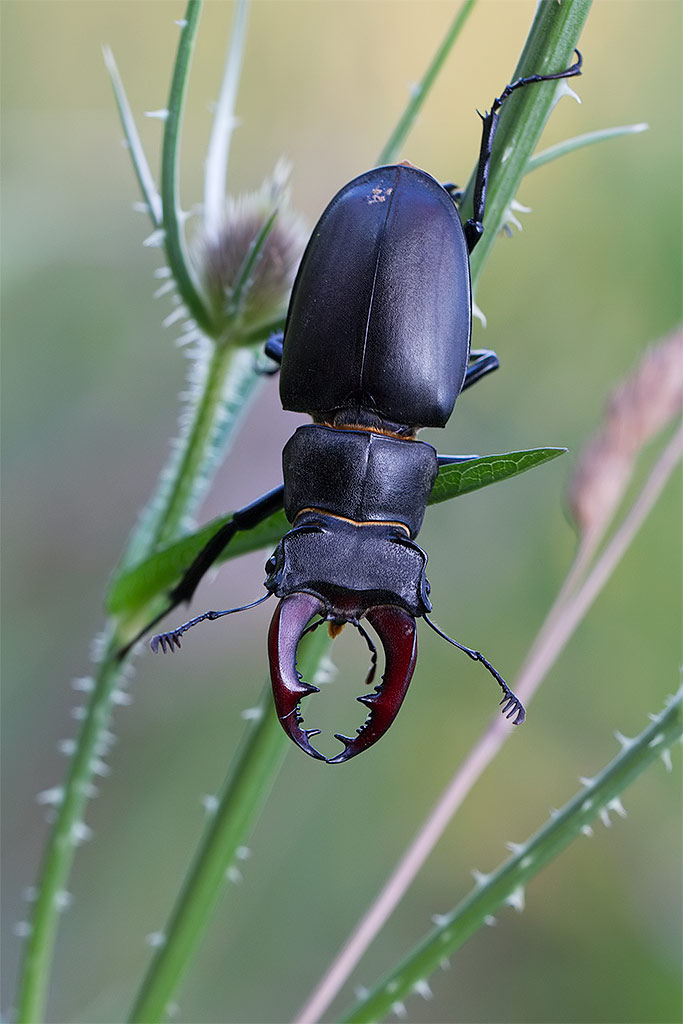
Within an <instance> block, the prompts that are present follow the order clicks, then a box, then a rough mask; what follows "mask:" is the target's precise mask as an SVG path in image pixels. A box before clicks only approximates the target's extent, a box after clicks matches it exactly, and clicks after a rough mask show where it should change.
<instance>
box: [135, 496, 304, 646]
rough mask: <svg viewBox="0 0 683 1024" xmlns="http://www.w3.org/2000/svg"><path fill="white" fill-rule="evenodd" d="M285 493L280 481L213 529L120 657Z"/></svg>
mask: <svg viewBox="0 0 683 1024" xmlns="http://www.w3.org/2000/svg"><path fill="white" fill-rule="evenodd" d="M284 493H285V488H284V485H282V484H281V485H280V486H279V487H275V488H274V489H273V490H272V491H268V493H267V494H264V495H262V496H261V497H260V498H257V499H256V501H252V502H251V504H250V505H245V506H244V508H240V509H238V510H237V511H236V512H234V513H233V516H232V519H230V520H228V522H227V523H225V524H224V525H223V526H221V528H220V529H219V530H217V531H216V533H214V535H213V537H212V538H211V540H210V541H209V542H208V543H207V544H205V545H204V547H203V548H202V549H201V551H200V552H199V553H198V554H197V556H196V557H195V560H194V562H192V564H191V565H190V567H189V569H188V570H187V571H186V572H185V574H184V575H183V577H182V578H181V580H180V581H179V582H178V583H176V585H175V587H174V588H173V589H172V590H170V591H169V594H168V598H169V601H168V604H167V605H166V607H165V608H164V610H163V611H161V612H159V614H158V615H156V616H155V617H154V618H153V619H152V620H151V622H148V623H147V625H146V626H144V627H143V629H141V630H140V632H139V633H137V634H136V636H135V637H134V638H133V640H131V641H130V643H127V644H126V646H125V647H122V648H121V650H120V651H119V652H118V654H117V658H118V659H119V660H121V659H123V658H125V656H126V654H128V652H129V651H130V649H131V647H133V646H134V645H135V644H136V643H137V642H138V640H140V639H141V638H142V637H143V636H144V635H145V633H148V632H149V631H150V629H152V627H153V626H155V625H156V624H157V622H160V621H161V619H163V618H164V617H165V616H166V615H168V613H169V612H172V611H173V609H174V608H177V607H178V605H179V604H182V603H183V602H184V601H190V600H191V599H192V595H193V594H194V592H195V590H196V589H197V587H198V586H199V583H200V581H201V579H202V577H203V576H204V575H205V573H207V572H208V570H209V569H210V568H211V566H212V565H213V563H214V562H215V561H216V559H217V558H218V557H219V555H220V554H221V553H222V551H223V550H224V549H225V548H226V547H227V545H228V544H229V543H230V541H231V540H232V538H233V537H234V536H235V534H236V533H237V532H238V531H239V530H251V529H252V528H253V527H254V526H258V524H259V523H261V522H263V520H264V519H267V518H268V516H269V515H272V514H273V512H277V511H279V509H281V508H282V507H283V502H284Z"/></svg>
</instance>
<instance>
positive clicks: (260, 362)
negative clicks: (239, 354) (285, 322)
mask: <svg viewBox="0 0 683 1024" xmlns="http://www.w3.org/2000/svg"><path fill="white" fill-rule="evenodd" d="M283 338H284V333H283V332H282V331H275V333H274V334H271V336H270V337H269V338H268V341H267V342H266V343H265V345H264V346H263V352H261V353H259V354H258V355H257V356H256V357H255V364H254V368H255V370H256V372H257V373H260V374H261V376H262V377H274V376H275V374H276V373H278V372H279V370H280V364H281V362H282V341H283ZM273 363H275V366H273Z"/></svg>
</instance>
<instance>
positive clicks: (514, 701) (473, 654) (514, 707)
mask: <svg viewBox="0 0 683 1024" xmlns="http://www.w3.org/2000/svg"><path fill="white" fill-rule="evenodd" d="M423 618H424V620H425V622H426V623H427V625H428V626H431V628H432V629H433V630H434V632H435V633H438V634H439V636H441V637H443V639H444V640H448V642H449V644H453V646H454V647H457V648H458V649H459V650H461V651H464V652H465V654H466V655H467V656H468V657H469V658H472V660H473V661H480V662H481V663H482V665H484V667H485V668H487V669H488V670H489V672H490V673H491V675H492V676H493V678H494V679H495V680H496V682H497V683H498V685H499V686H500V688H501V690H502V691H503V699H502V700H501V702H500V703H501V704H502V705H503V707H502V709H501V711H502V713H503V714H504V715H505V717H506V718H512V716H513V715H514V716H515V717H514V718H512V724H513V725H521V724H522V722H523V721H524V719H525V718H526V711H525V710H524V705H523V704H522V702H521V700H520V699H519V697H516V696H515V694H514V693H513V692H512V690H511V689H510V687H509V686H508V684H507V683H506V682H505V680H504V679H503V677H502V676H501V675H500V674H499V673H498V672H496V670H495V668H494V667H493V665H492V664H491V662H490V661H487V660H486V658H485V657H484V655H483V654H481V653H480V652H479V651H473V650H471V648H469V647H464V646H463V645H462V644H459V643H458V641H457V640H453V638H452V637H450V636H447V634H446V633H444V632H443V630H441V629H439V627H438V626H437V625H436V623H434V622H432V620H431V619H430V618H429V617H428V616H427V615H425V616H423ZM506 712H507V714H506Z"/></svg>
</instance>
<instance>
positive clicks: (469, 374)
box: [151, 51, 581, 764]
mask: <svg viewBox="0 0 683 1024" xmlns="http://www.w3.org/2000/svg"><path fill="white" fill-rule="evenodd" d="M580 73H581V55H580V54H579V53H578V51H577V60H576V62H575V63H574V64H573V65H572V66H571V67H570V68H567V69H566V70H565V71H561V72H558V73H557V74H553V75H533V76H531V77H529V78H522V79H518V80H517V81H515V82H512V83H511V84H510V85H508V86H507V87H506V89H505V90H504V92H503V93H502V94H501V96H500V97H498V99H496V100H495V101H494V103H493V105H492V107H491V110H490V112H489V113H488V114H487V115H486V116H485V117H484V118H483V132H482V142H481V149H480V154H479V163H478V167H477V173H476V178H475V188H474V205H473V215H472V217H471V218H470V219H469V220H468V221H466V222H465V223H464V224H463V223H462V222H461V220H460V217H459V214H458V209H457V205H456V196H455V195H454V190H453V189H452V187H449V186H445V187H444V186H441V185H440V184H439V183H438V182H437V181H436V180H435V179H434V178H432V177H431V176H430V175H429V174H427V173H425V172H424V171H422V170H419V169H418V168H416V167H413V166H411V165H409V164H397V165H392V166H387V167H377V168H375V169H374V170H371V171H368V172H367V173H365V174H362V175H360V177H357V178H355V179H354V180H353V181H351V182H349V183H348V184H347V185H345V186H344V188H342V189H341V191H340V192H338V193H337V195H336V196H335V197H334V199H332V201H331V202H330V204H329V206H328V207H327V209H326V210H325V211H324V213H323V214H322V216H321V218H320V220H319V221H318V224H317V225H316V227H315V229H314V231H313V234H312V236H311V239H310V241H309V243H308V246H307V248H306V251H305V253H304V256H303V258H302V261H301V265H300V267H299V271H298V274H297V278H296V281H295V283H294V288H293V291H292V297H291V301H290V305H289V311H288V314H287V320H286V324H285V330H284V336H283V337H282V336H279V337H274V338H272V339H271V340H270V341H269V343H268V345H267V347H266V351H267V352H268V354H269V355H270V356H271V357H272V358H274V359H275V360H276V361H277V362H281V372H280V396H281V399H282V405H283V407H284V408H285V409H288V410H292V411H296V412H305V413H308V414H309V415H310V416H311V417H312V419H313V422H312V423H311V424H309V425H307V426H303V427H299V429H298V430H297V431H296V432H295V434H294V435H293V437H291V438H290V440H289V441H288V442H287V444H286V445H285V448H284V452H283V457H282V462H283V475H284V486H281V487H277V488H275V490H273V491H271V492H269V493H268V494H266V495H264V496H263V497H262V498H259V499H258V500H257V501H255V502H253V503H252V504H251V505H248V506H247V507H246V508H243V509H240V510H239V511H238V512H236V513H235V514H234V516H233V517H232V519H231V520H230V521H229V522H228V523H227V524H226V525H225V526H224V527H222V528H221V529H220V530H219V531H218V533H217V534H216V535H215V536H214V537H213V538H212V539H211V540H210V541H209V543H208V544H207V545H206V547H205V548H204V549H203V550H202V551H201V552H200V553H199V554H198V556H197V558H196V559H195V561H194V562H193V564H192V565H191V566H190V567H189V569H188V571H187V572H186V573H185V575H184V576H183V578H182V579H181V581H180V582H179V583H178V585H177V586H176V587H175V588H174V589H173V591H171V594H170V602H171V603H170V605H169V607H168V608H166V609H165V611H164V614H166V613H167V612H168V611H169V610H170V609H171V608H173V607H175V606H176V605H178V604H180V603H181V602H182V601H189V600H190V598H191V597H192V595H193V593H194V590H195V588H196V586H197V584H198V583H199V581H200V579H201V578H202V576H203V575H204V573H205V572H206V571H207V569H208V568H209V567H210V566H211V564H212V563H213V562H214V561H215V559H216V558H217V557H218V555H219V554H220V553H221V552H222V550H223V549H224V548H225V546H226V544H228V543H229V541H230V540H231V538H232V537H233V536H234V534H235V533H236V532H237V531H238V530H244V529H250V528H252V527H253V526H255V525H257V524H258V523H259V522H261V521H262V520H263V519H265V518H266V517H267V516H269V515H270V514H271V513H272V512H273V511H275V510H276V509H278V508H281V507H283V506H284V509H285V513H286V515H287V519H288V520H289V522H290V523H291V529H290V530H289V532H288V533H287V534H285V536H284V537H283V538H282V540H281V541H280V543H279V544H278V546H277V548H276V550H275V552H274V553H273V555H272V556H271V557H270V558H269V559H268V561H267V563H266V574H267V575H266V580H265V588H266V591H267V592H266V595H265V596H264V597H262V598H260V599H259V600H258V601H254V602H252V604H250V605H245V606H244V608H235V609H227V610H226V611H219V612H217V611H211V612H206V613H204V614H203V615H199V616H197V617H196V618H194V619H191V620H189V622H186V623H184V624H183V625H182V626H179V627H178V628H177V629H174V630H171V631H169V632H166V633H161V634H157V635H156V636H154V637H153V638H152V641H151V646H152V649H153V650H158V649H161V650H174V648H175V647H180V637H181V636H182V634H183V633H185V632H186V631H187V630H188V629H190V628H191V627H192V626H194V625H196V624H197V623H198V622H201V621H202V620H204V619H216V618H220V617H222V616H223V615H228V614H231V613H232V612H235V611H242V610H244V609H245V608H250V607H253V606H254V605H256V604H259V603H261V601H264V600H266V599H267V598H268V597H270V596H271V595H275V596H276V597H277V598H279V603H278V606H277V608H276V610H275V614H274V615H273V619H272V622H271V625H270V630H269V633H268V655H269V661H270V672H271V679H272V684H273V695H274V699H275V707H276V710H277V714H278V717H279V720H280V722H281V724H282V727H283V728H284V730H285V732H286V733H287V734H288V735H289V736H290V737H291V739H292V740H294V742H295V743H296V744H297V745H298V746H299V747H300V748H301V749H302V750H304V751H305V752H306V753H307V754H310V755H311V756H312V757H315V758H317V759H319V760H322V761H327V763H329V764H337V763H340V762H342V761H347V760H349V758H351V757H354V756H355V755H356V754H359V753H361V751H363V750H366V749H367V748H368V747H370V746H372V744H374V743H376V742H377V740H379V739H380V738H381V737H382V736H383V735H384V733H385V732H386V731H387V729H388V728H389V726H390V725H391V723H392V722H393V720H394V719H395V717H396V715H397V714H398V711H399V709H400V707H401V704H402V702H403V699H404V697H405V694H406V691H407V689H408V685H409V683H410V680H411V677H412V675H413V671H414V668H415V663H416V660H417V635H416V633H417V631H416V620H417V619H418V618H424V619H425V620H426V622H427V623H428V624H429V625H430V626H431V627H432V628H433V629H434V630H435V631H436V632H438V633H439V634H440V635H441V636H443V637H444V638H445V639H447V640H449V642H450V643H452V644H454V645H455V646H456V647H459V648H460V649H461V650H463V651H465V653H466V654H468V655H469V656H470V657H471V658H473V659H475V660H477V661H481V662H482V663H483V664H484V665H485V667H486V668H487V669H488V670H489V671H490V672H491V674H492V675H493V676H494V677H495V679H496V680H497V682H498V683H499V685H500V686H501V688H502V690H503V698H502V700H501V704H502V705H503V713H504V714H506V715H507V717H508V718H511V719H512V721H513V722H514V723H515V724H519V723H520V722H522V721H523V720H524V714H525V712H524V708H523V706H522V704H521V703H520V701H519V700H518V699H517V697H515V695H514V694H513V693H512V691H511V690H510V688H509V687H508V686H507V684H506V683H505V681H504V680H503V679H502V677H501V676H500V675H499V674H498V673H497V672H496V670H495V669H494V668H493V666H492V665H490V664H489V662H488V661H487V660H486V659H485V658H484V657H483V655H481V654H480V653H479V652H478V651H473V650H470V649H469V648H467V647H463V646H462V645H461V644H459V643H457V641H455V640H452V639H451V638H450V637H447V636H446V635H445V634H444V633H442V632H441V630H439V629H438V627H437V626H436V625H435V624H434V623H433V622H431V620H430V619H429V612H430V611H431V608H432V606H431V602H430V599H429V583H428V581H427V578H426V575H425V568H426V564H427V556H426V554H425V553H424V551H423V550H422V549H421V548H420V547H419V546H418V545H417V544H416V543H415V538H416V536H417V534H418V531H419V530H420V527H421V525H422V520H423V517H424V513H425V509H426V506H427V501H428V499H429V495H430V491H431V489H432V486H433V484H434V480H435V479H436V475H437V472H438V468H439V465H440V464H446V463H448V462H453V461H457V457H451V456H438V455H437V453H436V451H435V450H434V448H432V446H431V445H429V444H426V443H424V442H422V441H419V440H417V436H416V435H417V431H418V430H419V429H420V427H443V426H445V425H446V423H447V421H448V419H449V417H450V415H451V413H452V411H453V406H454V405H455V401H456V398H457V397H458V395H459V393H460V392H461V391H462V390H463V389H464V388H466V387H469V386H470V385H471V384H473V383H475V382H476V381H477V380H479V379H481V377H483V376H484V375H485V374H487V373H488V372H490V371H491V370H494V369H496V367H497V366H498V360H497V358H496V356H495V353H493V352H489V351H478V352H471V351H470V333H471V322H472V294H471V286H470V264H469V259H470V254H471V252H472V250H473V249H474V247H475V245H476V244H477V242H478V240H479V238H480V237H481V234H482V232H483V219H484V211H485V207H486V189H487V183H488V175H489V168H490V162H491V150H492V143H493V137H494V134H495V131H496V126H497V122H498V114H499V110H500V107H501V105H502V104H503V103H504V102H505V100H506V99H507V97H508V96H509V95H510V94H511V93H512V92H514V91H515V90H517V89H519V88H522V87H524V86H527V85H530V84H532V83H535V82H544V81H551V80H555V79H560V78H569V77H572V76H574V75H578V74H580ZM362 620H367V622H368V623H369V624H370V625H371V626H372V627H373V629H374V630H375V632H376V633H377V635H378V636H379V638H380V641H381V644H382V647H383V648H384V653H385V662H386V664H385V671H384V675H383V679H382V682H381V684H380V685H379V686H378V687H377V688H376V689H375V690H374V692H372V693H370V694H369V695H367V696H363V697H358V700H359V701H361V703H363V704H365V705H366V706H367V707H368V709H369V714H368V717H367V719H366V721H365V723H364V724H363V725H362V726H361V728H360V729H359V730H358V731H357V733H356V735H355V736H353V737H348V736H341V735H337V738H338V739H339V740H341V742H342V743H343V750H342V751H341V752H340V753H339V754H337V756H336V757H331V758H325V757H324V756H323V755H322V754H321V753H320V752H319V751H318V750H316V748H315V747H314V746H313V745H312V743H311V737H312V736H314V735H316V733H318V732H319V731H320V730H313V729H304V728H302V715H301V711H300V702H301V699H302V698H303V697H305V696H307V695H308V694H310V693H313V692H315V691H316V689H317V688H316V687H314V686H312V685H310V684H309V683H307V682H305V681H304V680H303V679H302V678H301V677H300V675H299V674H298V672H297V670H296V655H297V648H298V645H299V642H300V640H301V638H302V636H303V635H304V634H305V633H307V632H310V631H311V630H312V629H315V628H317V627H318V626H319V625H321V624H323V623H327V624H328V626H329V630H330V633H331V634H332V635H333V636H334V635H336V633H337V632H339V630H340V629H341V628H342V627H343V626H344V625H345V624H347V623H350V624H351V625H353V626H354V627H355V628H356V629H358V630H359V631H360V633H361V635H362V636H363V637H364V639H365V640H366V642H367V644H368V646H369V648H370V650H371V652H372V667H371V670H370V674H369V676H368V680H367V681H368V683H369V682H370V681H371V680H372V677H373V675H374V669H375V663H376V659H377V652H376V650H375V647H374V644H373V642H372V640H371V638H370V636H369V634H368V633H367V632H366V630H365V628H364V626H363V625H362ZM155 621H156V620H155Z"/></svg>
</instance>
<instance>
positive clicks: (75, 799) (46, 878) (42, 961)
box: [17, 634, 120, 1024]
mask: <svg viewBox="0 0 683 1024" xmlns="http://www.w3.org/2000/svg"><path fill="white" fill-rule="evenodd" d="M113 646H116V647H118V644H117V643H116V644H112V637H111V634H110V637H109V643H108V647H109V654H111V650H112V647H113ZM119 670H120V666H119V664H118V663H117V662H115V661H112V659H111V657H106V656H105V658H104V660H103V661H102V663H101V665H100V667H99V671H98V674H97V679H96V684H95V689H94V691H93V693H92V697H91V699H90V701H89V703H88V710H87V717H86V719H85V720H84V722H83V726H82V728H81V732H80V735H79V737H78V743H77V747H76V751H75V753H74V756H73V758H72V760H71V763H70V766H69V773H68V776H67V779H66V781H65V784H64V793H63V797H62V800H61V802H60V804H59V806H58V810H57V820H56V822H55V825H54V828H53V829H52V833H51V835H50V839H49V841H48V844H47V847H46V850H45V855H44V860H43V864H42V868H41V872H40V879H39V882H38V886H37V898H36V902H35V905H34V909H33V918H32V921H31V934H30V935H29V937H28V939H27V941H26V946H25V949H24V960H23V965H22V976H21V979H20V990H19V998H18V1001H17V1007H18V1009H17V1021H19V1022H24V1024H36V1022H37V1021H40V1020H42V1019H43V1016H44V1013H45V1003H46V999H47V986H48V980H49V974H50V967H51V963H52V956H53V952H54V945H55V939H56V934H57V926H58V923H59V902H58V899H59V897H58V894H59V893H60V892H61V891H63V890H64V889H65V888H66V885H67V881H68V877H69V872H70V870H71V865H72V863H73V858H74V852H75V848H76V846H77V845H78V843H79V842H80V841H82V839H83V835H79V826H82V821H83V812H84V809H85V806H86V804H87V801H88V797H89V790H90V787H91V785H92V777H93V766H94V764H95V763H96V760H97V758H99V757H100V756H101V755H100V750H99V747H100V742H101V737H102V734H103V732H104V730H105V729H106V728H107V725H108V722H109V715H110V711H111V706H112V696H113V694H114V692H115V690H116V686H117V684H118V681H119Z"/></svg>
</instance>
